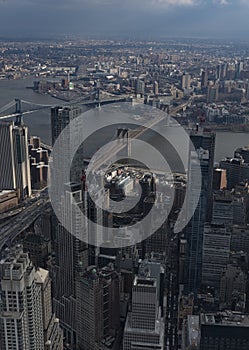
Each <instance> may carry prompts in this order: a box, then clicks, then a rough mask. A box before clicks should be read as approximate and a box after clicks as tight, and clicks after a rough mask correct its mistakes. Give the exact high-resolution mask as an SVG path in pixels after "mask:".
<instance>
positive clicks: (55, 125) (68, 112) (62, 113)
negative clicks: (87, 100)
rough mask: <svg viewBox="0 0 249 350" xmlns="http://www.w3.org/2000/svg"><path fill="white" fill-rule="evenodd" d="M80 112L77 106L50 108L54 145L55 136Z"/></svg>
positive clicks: (53, 141)
mask: <svg viewBox="0 0 249 350" xmlns="http://www.w3.org/2000/svg"><path fill="white" fill-rule="evenodd" d="M80 113H81V109H80V108H79V107H76V106H73V107H61V106H57V107H53V108H51V130H52V145H54V143H55V141H56V139H57V137H58V136H59V135H60V133H61V132H62V130H63V129H64V128H65V127H66V126H67V125H68V124H69V122H70V121H71V120H72V119H74V118H76V117H78V116H79V115H80Z"/></svg>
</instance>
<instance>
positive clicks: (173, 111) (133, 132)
mask: <svg viewBox="0 0 249 350" xmlns="http://www.w3.org/2000/svg"><path fill="white" fill-rule="evenodd" d="M188 103H189V101H188V102H187V103H183V104H181V105H179V106H177V107H175V108H172V109H171V111H170V114H169V115H168V114H167V117H166V118H169V117H170V115H174V114H176V113H177V112H178V111H179V110H180V109H182V108H185V107H186V106H187V105H188ZM163 120H165V115H164V114H163V113H161V114H160V115H159V116H157V117H156V118H153V119H152V120H150V121H148V122H147V123H145V124H144V126H140V127H139V128H137V129H135V130H131V131H130V135H129V136H130V139H135V138H138V137H139V136H141V135H142V134H143V133H145V132H146V130H147V129H149V128H152V127H153V126H155V125H157V124H158V123H160V122H161V121H163ZM125 147H127V143H126V142H125V140H123V139H120V144H118V145H117V144H114V145H113V146H111V147H110V148H108V154H105V157H103V155H101V156H100V157H99V158H96V159H94V158H93V163H94V164H93V165H92V167H91V171H92V172H95V171H97V170H100V167H101V166H103V165H104V164H106V163H107V162H108V161H110V160H111V159H112V157H113V155H114V154H117V153H118V152H120V151H121V150H123V149H124V148H125Z"/></svg>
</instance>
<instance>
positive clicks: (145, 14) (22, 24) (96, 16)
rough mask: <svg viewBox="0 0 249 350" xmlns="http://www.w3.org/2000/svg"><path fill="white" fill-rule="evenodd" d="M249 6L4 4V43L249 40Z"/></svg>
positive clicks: (166, 0)
mask: <svg viewBox="0 0 249 350" xmlns="http://www.w3.org/2000/svg"><path fill="white" fill-rule="evenodd" d="M248 23H249V0H0V37H5V36H6V37H7V36H12V37H13V36H19V37H20V36H25V37H27V36H32V37H46V36H48V35H58V34H61V35H64V34H79V35H82V36H83V37H87V36H93V37H100V38H103V37H105V36H106V37H111V36H115V37H119V36H121V37H127V38H136V37H143V38H149V37H150V38H161V37H175V36H179V37H186V36H189V37H208V38H223V37H226V38H238V37H241V38H242V39H249V35H248V34H249V24H248Z"/></svg>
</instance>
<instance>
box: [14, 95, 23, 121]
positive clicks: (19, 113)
mask: <svg viewBox="0 0 249 350" xmlns="http://www.w3.org/2000/svg"><path fill="white" fill-rule="evenodd" d="M15 102H16V111H15V112H16V114H17V116H16V121H15V125H22V124H23V118H22V101H21V100H20V99H19V98H15Z"/></svg>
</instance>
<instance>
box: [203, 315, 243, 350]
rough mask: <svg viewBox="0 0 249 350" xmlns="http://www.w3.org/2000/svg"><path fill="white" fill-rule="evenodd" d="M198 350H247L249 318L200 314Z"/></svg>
mask: <svg viewBox="0 0 249 350" xmlns="http://www.w3.org/2000/svg"><path fill="white" fill-rule="evenodd" d="M200 323H201V340H200V350H229V349H231V350H247V349H248V348H249V318H248V316H246V315H244V314H241V313H233V312H231V311H226V312H222V313H208V314H201V316H200Z"/></svg>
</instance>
